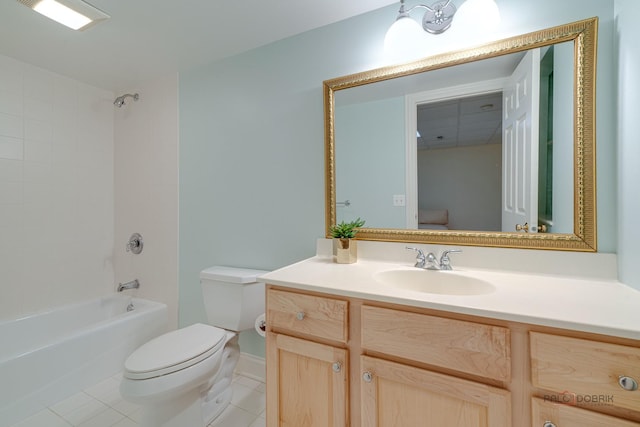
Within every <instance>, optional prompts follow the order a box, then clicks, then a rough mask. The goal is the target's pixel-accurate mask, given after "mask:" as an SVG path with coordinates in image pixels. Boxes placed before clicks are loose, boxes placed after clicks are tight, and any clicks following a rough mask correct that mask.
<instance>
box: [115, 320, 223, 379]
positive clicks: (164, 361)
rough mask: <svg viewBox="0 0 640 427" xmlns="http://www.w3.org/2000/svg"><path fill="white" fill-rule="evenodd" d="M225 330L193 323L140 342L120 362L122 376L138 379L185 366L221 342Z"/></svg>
mask: <svg viewBox="0 0 640 427" xmlns="http://www.w3.org/2000/svg"><path fill="white" fill-rule="evenodd" d="M226 334H227V333H226V331H225V330H223V329H220V328H216V327H215V326H210V325H203V324H202V323H196V324H194V325H191V326H188V327H186V328H183V329H178V330H176V331H172V332H169V333H167V334H164V335H161V336H159V337H156V338H154V339H152V340H151V341H149V342H148V343H146V344H143V345H142V346H141V347H140V348H138V349H137V350H136V351H134V352H133V353H132V354H131V356H129V357H128V358H127V360H126V361H125V362H124V376H125V377H127V378H131V379H134V380H142V379H148V378H153V377H158V376H161V375H167V374H170V373H172V372H175V371H178V370H180V369H185V368H188V367H189V366H192V365H195V364H196V363H198V362H200V361H202V360H204V359H206V358H207V357H210V356H211V355H212V354H214V353H216V352H217V351H218V350H219V349H220V348H222V347H224V345H225V341H226V340H225V336H226Z"/></svg>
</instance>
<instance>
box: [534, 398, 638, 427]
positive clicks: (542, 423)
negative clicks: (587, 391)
mask: <svg viewBox="0 0 640 427" xmlns="http://www.w3.org/2000/svg"><path fill="white" fill-rule="evenodd" d="M531 413H532V422H531V426H532V427H638V426H640V423H635V422H633V421H627V420H624V419H622V418H617V417H612V416H609V415H604V414H599V413H597V412H592V411H587V410H585V409H580V408H577V407H575V406H571V405H567V404H558V403H552V402H549V401H545V400H544V399H540V398H536V397H534V398H533V399H532V402H531Z"/></svg>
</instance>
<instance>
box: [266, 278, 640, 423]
mask: <svg viewBox="0 0 640 427" xmlns="http://www.w3.org/2000/svg"><path fill="white" fill-rule="evenodd" d="M638 381H640V342H638V341H636V340H631V339H624V338H615V337H609V336H605V335H598V334H593V333H585V332H578V331H570V330H564V329H559V328H552V327H545V326H539V325H532V324H525V323H518V322H512V321H502V320H497V319H491V318H484V317H479V316H471V315H463V314H456V313H452V312H447V311H443V310H433V309H427V308H420V307H413V306H405V305H399V304H392V303H385V302H380V301H374V300H368V299H361V298H351V297H343V296H337V295H330V294H325V293H316V292H310V291H305V290H299V289H294V288H292V289H289V288H286V287H278V286H274V285H268V286H267V426H268V427H281V426H295V427H302V426H307V427H308V426H311V427H316V426H320V427H326V426H353V427H378V426H397V427H407V426H422V425H425V426H447V427H451V426H454V427H455V426H460V427H473V426H483V427H487V426H491V427H529V426H531V427H596V426H597V427H631V426H635V427H640V390H638V389H637V382H638ZM567 399H568V400H567Z"/></svg>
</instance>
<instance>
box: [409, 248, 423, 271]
mask: <svg viewBox="0 0 640 427" xmlns="http://www.w3.org/2000/svg"><path fill="white" fill-rule="evenodd" d="M405 249H407V250H409V251H416V252H417V253H418V255H416V265H415V267H418V268H424V264H425V261H426V257H425V256H424V252H422V249H419V248H412V247H409V246H405Z"/></svg>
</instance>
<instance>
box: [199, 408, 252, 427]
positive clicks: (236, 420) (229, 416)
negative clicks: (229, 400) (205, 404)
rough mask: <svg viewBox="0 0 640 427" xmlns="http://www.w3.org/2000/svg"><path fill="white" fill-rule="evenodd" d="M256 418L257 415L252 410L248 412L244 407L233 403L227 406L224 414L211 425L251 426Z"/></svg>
mask: <svg viewBox="0 0 640 427" xmlns="http://www.w3.org/2000/svg"><path fill="white" fill-rule="evenodd" d="M255 419H256V416H255V415H254V414H252V413H251V412H247V411H245V410H244V409H242V408H238V407H236V406H233V405H229V406H227V409H225V410H224V412H223V413H222V414H220V416H219V417H218V418H216V419H215V420H213V422H212V423H211V424H209V426H210V427H243V426H247V427H248V426H250V425H251V423H252V422H253V421H254V420H255Z"/></svg>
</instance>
